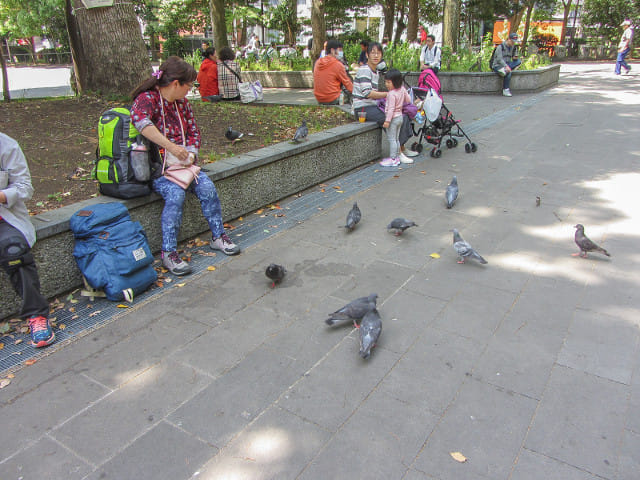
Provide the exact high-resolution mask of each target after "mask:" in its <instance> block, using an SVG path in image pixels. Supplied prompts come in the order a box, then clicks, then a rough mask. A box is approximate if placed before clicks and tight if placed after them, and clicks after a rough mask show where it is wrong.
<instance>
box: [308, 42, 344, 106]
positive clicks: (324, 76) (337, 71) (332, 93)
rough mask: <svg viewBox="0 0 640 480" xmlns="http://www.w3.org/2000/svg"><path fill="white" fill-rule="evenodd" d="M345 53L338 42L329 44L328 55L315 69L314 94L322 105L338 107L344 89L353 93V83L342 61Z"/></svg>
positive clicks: (319, 60)
mask: <svg viewBox="0 0 640 480" xmlns="http://www.w3.org/2000/svg"><path fill="white" fill-rule="evenodd" d="M343 56H344V53H343V51H342V43H340V42H339V41H338V40H329V41H328V42H327V55H326V56H324V57H322V58H320V59H318V61H317V62H316V64H315V65H314V67H313V94H314V95H315V97H316V100H317V101H318V103H319V104H320V105H338V104H339V103H340V93H341V91H342V87H343V86H344V88H345V89H346V90H347V91H349V92H352V91H353V82H351V79H350V78H349V75H348V74H347V70H346V68H345V65H344V63H342V61H341V59H342V58H343Z"/></svg>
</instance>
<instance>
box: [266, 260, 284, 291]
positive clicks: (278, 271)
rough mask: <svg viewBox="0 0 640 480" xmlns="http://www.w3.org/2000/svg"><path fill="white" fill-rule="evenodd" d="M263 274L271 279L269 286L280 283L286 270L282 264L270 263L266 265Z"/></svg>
mask: <svg viewBox="0 0 640 480" xmlns="http://www.w3.org/2000/svg"><path fill="white" fill-rule="evenodd" d="M264 273H265V275H266V276H267V277H268V278H269V279H271V280H272V283H271V288H274V287H275V286H276V283H280V282H281V281H282V279H283V278H284V276H285V274H286V273H287V270H286V269H285V268H284V267H283V266H282V265H276V264H275V263H272V264H271V265H269V266H268V267H267V270H266V271H265V272H264Z"/></svg>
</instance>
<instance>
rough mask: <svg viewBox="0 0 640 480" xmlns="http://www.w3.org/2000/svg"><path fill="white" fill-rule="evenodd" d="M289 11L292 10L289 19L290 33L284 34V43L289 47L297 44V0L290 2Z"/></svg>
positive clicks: (290, 0)
mask: <svg viewBox="0 0 640 480" xmlns="http://www.w3.org/2000/svg"><path fill="white" fill-rule="evenodd" d="M289 9H290V10H291V15H290V17H289V22H288V27H289V28H288V31H286V32H284V43H285V44H287V45H291V44H294V45H295V43H296V33H298V32H297V28H296V26H297V24H298V2H297V0H289Z"/></svg>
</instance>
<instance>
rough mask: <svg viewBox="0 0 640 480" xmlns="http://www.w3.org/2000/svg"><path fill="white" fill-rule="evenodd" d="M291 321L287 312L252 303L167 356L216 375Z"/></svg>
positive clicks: (226, 369) (220, 373)
mask: <svg viewBox="0 0 640 480" xmlns="http://www.w3.org/2000/svg"><path fill="white" fill-rule="evenodd" d="M291 322H292V319H291V318H290V317H289V316H287V315H284V314H281V315H274V314H273V313H272V312H270V311H269V310H266V309H264V308H261V307H258V306H255V305H252V306H249V307H247V308H245V309H244V310H242V311H241V312H238V313H237V314H235V315H234V316H233V317H232V318H230V319H228V320H226V321H224V322H223V323H221V324H220V325H218V326H217V327H215V328H212V329H210V330H209V331H207V332H206V333H205V334H203V335H201V336H199V337H198V338H196V339H195V340H194V341H192V342H189V343H186V344H184V345H183V346H182V347H181V348H180V349H178V350H176V351H175V352H173V354H172V355H171V358H173V359H174V360H176V361H178V362H181V363H184V364H186V365H189V366H193V367H195V368H197V369H199V370H202V371H204V372H207V373H208V374H209V375H211V376H213V377H219V376H220V375H222V374H223V373H225V372H226V371H228V370H229V369H230V368H233V367H234V366H235V365H237V364H238V362H241V361H242V360H243V359H244V358H245V357H246V356H247V355H248V354H249V353H250V352H252V351H254V350H255V349H256V348H257V347H258V346H259V345H260V344H262V343H263V342H264V341H265V340H267V339H268V338H269V336H270V335H273V334H275V333H277V332H279V331H281V330H283V329H285V328H286V327H287V326H288V325H289V324H290V323H291Z"/></svg>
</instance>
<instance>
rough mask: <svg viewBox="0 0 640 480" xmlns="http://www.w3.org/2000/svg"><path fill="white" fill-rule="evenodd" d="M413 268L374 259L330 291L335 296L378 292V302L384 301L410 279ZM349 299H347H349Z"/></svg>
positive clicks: (351, 298)
mask: <svg viewBox="0 0 640 480" xmlns="http://www.w3.org/2000/svg"><path fill="white" fill-rule="evenodd" d="M414 274H415V270H414V269H411V268H407V267H404V266H401V265H395V264H393V263H390V262H386V261H374V262H372V263H371V264H369V265H367V266H366V267H365V268H363V269H362V270H360V271H358V272H356V274H355V275H352V276H351V277H349V278H348V279H346V280H344V281H343V282H342V283H341V284H340V288H338V289H337V290H335V289H334V291H333V292H332V293H331V295H333V296H337V297H340V298H342V297H345V296H346V297H347V299H350V300H353V299H354V298H358V297H364V296H367V295H369V294H371V293H377V294H378V302H380V301H384V300H385V299H386V298H388V297H389V296H391V295H392V294H393V293H394V292H395V291H396V290H397V289H398V288H400V287H401V286H403V285H404V284H405V283H406V282H407V280H409V279H411V277H412V275H414ZM350 300H349V301H350Z"/></svg>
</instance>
